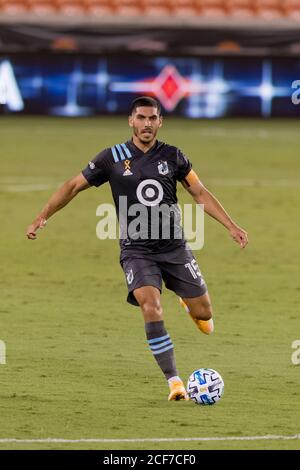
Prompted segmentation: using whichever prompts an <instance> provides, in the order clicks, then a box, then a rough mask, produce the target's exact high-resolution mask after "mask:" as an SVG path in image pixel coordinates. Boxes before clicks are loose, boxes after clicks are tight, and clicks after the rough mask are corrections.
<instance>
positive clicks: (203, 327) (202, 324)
mask: <svg viewBox="0 0 300 470" xmlns="http://www.w3.org/2000/svg"><path fill="white" fill-rule="evenodd" d="M179 302H180V305H181V306H182V307H183V308H184V310H185V311H186V312H187V313H189V314H190V311H189V308H188V306H187V305H186V303H185V302H184V301H183V300H182V298H181V297H179ZM190 315H191V314H190ZM191 318H192V320H194V322H195V323H196V325H197V327H198V328H199V330H200V331H202V333H204V334H205V335H211V334H212V333H213V331H214V321H213V319H212V318H210V319H209V320H199V319H198V318H194V317H193V316H192V315H191Z"/></svg>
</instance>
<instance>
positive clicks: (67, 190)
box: [26, 173, 90, 240]
mask: <svg viewBox="0 0 300 470" xmlns="http://www.w3.org/2000/svg"><path fill="white" fill-rule="evenodd" d="M89 187H90V185H89V183H88V182H87V180H86V179H85V177H84V176H83V175H82V174H81V173H80V174H79V175H77V176H75V177H74V178H72V179H70V180H68V181H66V182H65V183H64V184H63V185H62V186H61V187H60V188H59V189H58V190H57V191H56V192H55V193H54V194H53V195H52V196H51V198H50V199H49V201H48V202H47V204H46V205H45V207H44V208H43V209H42V211H41V212H40V213H39V214H38V215H37V217H36V218H35V219H34V221H33V222H32V224H31V225H29V227H28V229H27V232H26V235H27V238H28V239H29V240H35V239H36V232H37V230H38V229H42V228H43V227H44V226H45V225H46V222H47V220H48V219H49V218H50V217H51V216H52V215H53V214H55V212H57V211H59V210H60V209H62V208H63V207H65V206H66V205H67V204H68V203H69V202H70V201H71V200H72V199H73V198H74V197H75V196H76V195H77V194H78V193H79V192H80V191H83V190H84V189H87V188H89Z"/></svg>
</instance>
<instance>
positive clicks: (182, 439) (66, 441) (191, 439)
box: [0, 434, 300, 444]
mask: <svg viewBox="0 0 300 470" xmlns="http://www.w3.org/2000/svg"><path fill="white" fill-rule="evenodd" d="M296 439H300V434H294V435H292V436H280V435H278V436H277V435H272V434H267V435H265V436H226V437H178V438H177V437H175V438H171V437H170V438H159V437H157V438H151V439H96V438H95V439H61V438H50V437H49V438H45V439H13V438H7V439H0V443H1V444H5V443H20V444H22V443H23V444H25V443H28V444H35V443H36V444H37V443H41V444H43V443H62V444H73V443H74V444H76V443H98V444H101V443H122V442H133V443H134V442H195V441H198V442H201V441H205V442H207V441H261V440H263V441H278V440H283V441H290V440H296Z"/></svg>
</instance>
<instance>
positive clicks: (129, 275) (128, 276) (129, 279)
mask: <svg viewBox="0 0 300 470" xmlns="http://www.w3.org/2000/svg"><path fill="white" fill-rule="evenodd" d="M126 278H127V282H128V284H129V285H130V284H132V281H133V278H134V276H133V271H132V269H130V270H129V271H128V272H127V273H126Z"/></svg>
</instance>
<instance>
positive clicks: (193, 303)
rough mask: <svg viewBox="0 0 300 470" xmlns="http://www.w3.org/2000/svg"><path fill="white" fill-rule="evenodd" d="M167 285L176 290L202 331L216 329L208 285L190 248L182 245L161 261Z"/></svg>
mask: <svg viewBox="0 0 300 470" xmlns="http://www.w3.org/2000/svg"><path fill="white" fill-rule="evenodd" d="M160 267H161V269H162V275H163V279H164V281H165V284H166V287H167V288H168V289H171V290H172V291H174V292H175V293H176V294H177V295H178V296H179V299H180V302H181V304H182V306H183V307H184V308H185V310H186V311H187V312H188V313H189V314H190V316H191V318H192V319H193V320H194V322H195V323H196V325H197V327H198V328H199V330H200V331H202V332H203V333H205V334H211V333H212V332H213V330H214V325H213V320H212V307H211V302H210V298H209V294H208V292H207V286H206V283H205V281H204V279H203V276H202V274H201V271H200V269H199V266H198V264H197V261H196V259H195V258H194V256H193V253H192V251H191V250H190V249H188V248H185V247H180V248H177V249H176V250H174V252H170V253H168V254H167V256H165V259H164V260H163V261H162V262H161V263H160Z"/></svg>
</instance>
